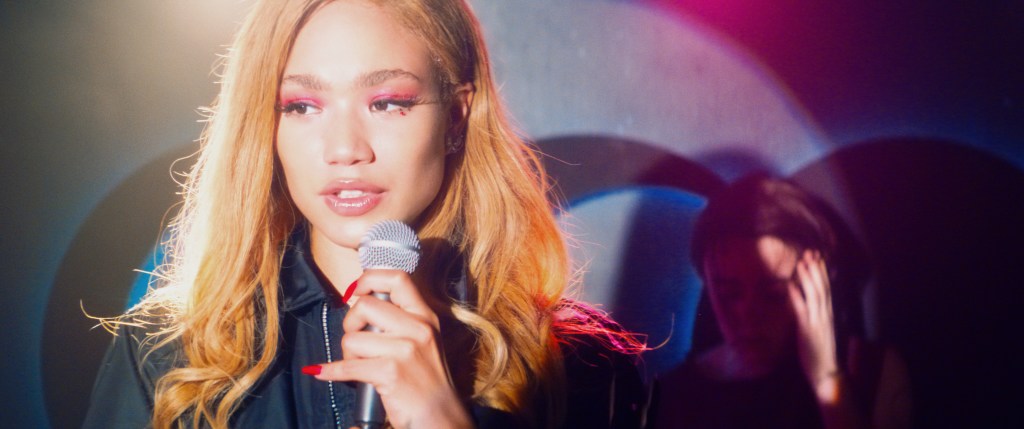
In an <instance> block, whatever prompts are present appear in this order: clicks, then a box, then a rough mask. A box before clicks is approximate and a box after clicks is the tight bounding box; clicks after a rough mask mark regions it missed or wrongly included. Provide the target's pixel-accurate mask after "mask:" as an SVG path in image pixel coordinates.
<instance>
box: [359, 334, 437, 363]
mask: <svg viewBox="0 0 1024 429" xmlns="http://www.w3.org/2000/svg"><path fill="white" fill-rule="evenodd" d="M435 339H436V337H435V336H434V335H433V333H432V332H426V333H424V334H421V335H418V336H405V337H397V336H388V335H380V334H376V333H373V332H352V333H346V334H345V336H344V337H342V339H341V353H342V356H344V357H345V359H373V358H381V357H388V358H393V359H398V360H401V361H409V360H412V359H415V358H418V357H426V358H429V359H430V360H434V358H435V357H436V356H434V353H433V352H436V351H437V347H436V345H435V344H436V341H435ZM421 355H422V356H421Z"/></svg>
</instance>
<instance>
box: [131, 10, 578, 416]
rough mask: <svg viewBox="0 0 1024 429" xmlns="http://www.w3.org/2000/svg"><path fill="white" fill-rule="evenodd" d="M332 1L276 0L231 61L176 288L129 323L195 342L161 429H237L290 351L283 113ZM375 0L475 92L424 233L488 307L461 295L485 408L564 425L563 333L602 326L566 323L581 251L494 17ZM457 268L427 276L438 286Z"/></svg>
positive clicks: (193, 184)
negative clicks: (291, 63) (292, 77)
mask: <svg viewBox="0 0 1024 429" xmlns="http://www.w3.org/2000/svg"><path fill="white" fill-rule="evenodd" d="M326 1H330V0H262V1H258V2H257V4H256V5H255V7H254V9H253V10H252V11H251V12H250V14H249V16H248V18H247V19H246V21H245V22H244V24H243V26H242V27H241V29H240V30H239V32H238V34H237V36H236V39H235V40H234V43H233V46H232V47H231V50H230V52H229V55H228V56H227V57H226V61H225V63H224V65H223V73H222V78H223V80H222V82H221V91H220V94H219V95H218V97H217V99H216V100H215V102H214V103H213V107H212V108H211V112H212V114H211V117H210V120H209V123H208V124H207V127H206V129H205V130H204V132H203V135H202V137H201V140H200V141H201V149H200V152H199V154H198V158H197V161H196V163H195V165H194V167H193V168H192V170H191V171H190V172H189V174H188V177H187V181H186V183H185V184H184V186H183V187H184V190H183V195H184V204H183V206H182V208H181V211H180V212H179V214H178V216H177V217H176V218H175V220H174V221H173V222H172V224H171V231H172V233H173V234H172V237H171V239H170V241H169V243H168V246H167V255H168V258H169V259H168V263H167V264H166V265H165V266H163V267H161V268H160V269H159V270H158V273H157V274H158V276H159V277H160V278H162V279H163V280H162V281H161V282H162V283H164V285H163V286H162V287H160V288H157V289H155V290H154V291H153V292H151V294H150V295H148V296H147V298H146V299H145V300H144V301H143V302H142V303H141V304H140V305H139V306H137V307H136V308H135V309H133V311H132V312H130V313H129V315H127V316H125V318H123V319H122V320H128V321H127V322H125V323H131V322H130V319H131V317H132V316H139V317H136V318H135V319H134V320H140V319H144V318H145V317H142V316H146V315H160V317H161V319H160V323H161V326H162V327H163V330H162V331H161V333H160V335H158V338H159V342H158V343H157V344H156V345H155V347H161V346H166V345H168V344H170V343H172V342H177V343H180V347H181V348H180V350H181V356H180V357H181V358H182V362H183V365H184V366H183V367H180V368H176V369H172V370H171V371H169V372H168V373H167V374H166V375H164V376H163V377H162V378H161V379H160V380H159V381H158V382H157V385H156V393H155V399H154V402H155V403H154V409H153V416H152V419H153V426H154V427H155V428H157V429H160V428H169V427H173V426H193V427H199V426H201V425H209V426H211V427H214V428H223V427H227V426H228V423H229V420H230V417H231V415H232V413H233V412H235V411H236V410H237V409H238V407H239V406H240V404H241V401H242V399H243V398H244V397H245V395H246V394H247V392H248V391H249V390H250V389H251V388H252V387H253V386H254V384H255V383H256V382H257V381H258V380H259V379H260V377H261V376H263V375H264V373H265V372H266V371H267V370H268V368H269V367H270V365H271V363H272V361H273V360H274V358H275V355H276V354H277V353H278V340H279V335H280V334H279V332H278V329H277V327H278V326H279V320H280V311H279V309H278V305H279V295H280V291H279V279H278V276H279V273H280V270H281V260H282V255H283V253H284V249H285V248H286V246H287V244H288V237H289V234H290V233H291V231H293V230H294V229H295V227H296V226H297V225H298V224H299V223H300V222H302V219H301V216H300V215H298V214H297V213H298V212H297V209H296V208H295V207H294V206H293V204H292V203H291V201H290V200H289V197H288V194H287V191H286V190H285V186H284V185H283V182H282V177H281V174H282V173H281V171H280V168H279V166H278V164H277V163H276V157H275V153H274V149H273V148H274V144H273V142H274V138H275V132H276V125H277V120H278V113H277V112H276V111H275V106H276V103H277V94H278V89H279V85H280V80H281V75H282V73H283V70H284V66H285V63H286V61H287V59H288V56H289V51H290V48H291V46H292V43H293V41H294V40H295V37H296V35H297V33H298V32H299V30H300V29H301V28H302V25H303V24H304V22H305V21H306V20H307V19H308V17H309V16H310V15H311V14H312V13H314V12H315V11H316V10H317V9H318V8H319V7H320V6H321V5H322V4H323V3H325V2H326ZM337 1H349V0H337ZM358 1H364V0H358ZM365 1H369V2H370V3H373V4H376V5H378V6H380V7H383V8H384V9H385V10H386V11H388V12H389V14H390V15H391V16H392V17H394V18H395V19H397V20H399V21H400V22H401V23H402V24H404V26H405V27H406V28H408V29H409V30H411V31H413V32H415V33H416V34H417V35H419V36H421V37H422V40H425V41H426V43H427V44H428V47H429V49H430V51H431V53H432V54H433V55H434V57H435V59H436V73H435V75H437V76H438V79H439V80H440V83H441V88H443V89H444V90H445V91H449V92H450V91H452V90H453V88H454V87H455V86H456V85H460V84H463V83H467V82H468V83H472V85H473V88H474V89H475V93H474V96H473V97H472V103H471V105H470V107H469V115H468V118H467V122H466V124H465V129H464V130H463V131H464V135H456V136H454V137H456V138H464V139H465V140H464V146H463V149H462V150H461V151H460V152H458V153H456V154H453V155H449V159H448V162H447V163H446V165H447V166H446V169H447V171H446V173H445V174H446V176H445V185H444V186H443V189H442V191H441V193H440V194H439V196H438V197H437V199H436V200H435V201H434V202H433V203H432V205H431V206H430V207H428V208H427V210H426V211H425V212H424V214H423V215H422V216H421V219H420V220H419V222H418V224H417V228H418V230H419V231H418V232H419V234H420V237H421V239H422V240H423V242H424V243H430V242H443V243H446V246H450V248H453V249H454V250H455V251H457V252H458V253H459V254H460V255H461V256H462V258H463V259H464V262H465V270H466V273H467V277H468V278H469V279H470V282H469V284H470V285H472V287H473V290H472V292H471V294H470V296H471V297H474V299H473V300H472V302H468V303H461V302H452V301H451V300H449V301H447V302H448V303H449V304H450V311H451V314H452V315H453V316H454V317H455V318H457V319H458V320H459V321H461V322H462V323H463V324H465V325H466V326H467V327H469V329H470V330H471V331H472V332H473V333H474V334H475V337H476V338H475V341H476V346H477V348H476V354H475V358H474V359H475V362H474V364H475V369H476V373H475V375H474V376H473V377H474V379H473V382H472V385H473V387H472V390H473V391H472V396H473V400H475V401H478V402H481V403H483V404H485V405H488V406H491V407H494V408H497V409H501V410H505V411H509V412H512V413H514V414H516V415H518V416H520V417H521V418H522V419H523V421H524V422H528V423H529V424H531V425H534V426H549V425H550V426H554V425H555V424H557V422H559V421H560V419H561V418H562V414H563V413H564V407H565V404H564V396H565V376H564V368H563V365H562V359H561V354H560V351H559V347H558V344H557V342H558V335H557V334H558V333H559V332H570V333H572V332H583V331H587V330H588V329H590V328H592V327H594V326H595V325H593V324H592V320H589V321H588V320H585V319H586V318H585V317H584V318H582V319H581V318H578V317H577V318H572V317H570V318H559V317H556V314H560V312H561V313H564V311H562V310H565V308H566V301H563V300H562V296H563V294H564V292H565V289H566V285H567V284H569V283H570V280H571V277H572V276H571V275H570V269H569V263H568V257H567V254H566V250H565V247H564V243H563V241H562V235H561V233H560V231H559V229H558V227H557V225H556V222H555V219H554V215H553V207H552V205H551V204H550V202H549V200H548V199H547V193H548V182H547V178H546V177H545V176H544V173H543V169H542V168H541V165H540V162H539V160H538V158H537V156H536V154H535V153H534V152H533V151H532V150H531V149H530V147H529V146H528V145H527V144H526V143H525V142H524V141H523V140H522V139H521V138H519V137H518V136H517V134H516V132H515V131H514V130H513V129H512V128H511V127H510V125H509V121H508V119H507V118H506V113H505V111H504V109H503V107H502V103H501V101H500V99H499V96H498V93H497V91H496V85H495V83H494V82H493V80H492V77H491V70H490V64H489V60H488V56H487V52H486V49H485V47H484V44H483V38H482V35H481V32H480V27H479V24H478V22H477V21H476V18H475V17H474V16H473V14H472V12H471V10H470V8H469V6H468V5H467V4H466V3H464V1H462V0H395V1H385V0H365ZM435 239H436V240H435ZM525 243H528V245H524V244H525ZM441 247H442V246H428V247H427V248H426V249H425V255H424V260H425V262H426V263H422V264H420V266H421V267H431V266H434V265H443V261H441V259H443V258H446V257H450V256H451V254H450V253H451V252H445V251H443V250H442V248H441ZM432 260H433V261H435V262H437V263H430V261H432ZM443 274H444V273H440V272H439V273H426V274H423V275H420V273H417V275H418V277H420V278H423V277H426V278H429V279H433V280H434V281H433V282H431V284H433V285H435V286H436V285H438V281H437V280H438V279H440V278H441V277H442V276H443ZM438 293H440V292H438ZM438 293H435V295H438ZM569 306H570V307H571V304H570V305H569ZM575 314H577V315H578V314H581V313H579V312H576V313H575ZM588 323H590V325H588ZM570 325H571V326H570ZM560 326H563V327H568V329H561V328H560ZM573 326H575V328H574V327H573ZM556 331H557V332H556ZM541 422H544V423H541Z"/></svg>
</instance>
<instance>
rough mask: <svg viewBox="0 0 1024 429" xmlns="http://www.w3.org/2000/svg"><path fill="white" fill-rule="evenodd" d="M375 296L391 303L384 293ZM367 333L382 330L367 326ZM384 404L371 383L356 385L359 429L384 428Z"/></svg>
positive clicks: (364, 329) (376, 293)
mask: <svg viewBox="0 0 1024 429" xmlns="http://www.w3.org/2000/svg"><path fill="white" fill-rule="evenodd" d="M373 296H374V297H375V298H377V299H379V300H382V301H391V297H390V296H389V295H388V294H386V293H383V292H374V293H373ZM363 331H366V332H381V330H380V328H377V327H376V326H373V325H367V326H366V327H365V328H363ZM384 414H385V413H384V403H383V402H381V400H380V394H379V393H377V389H376V388H374V387H373V385H372V384H370V383H356V424H357V426H358V427H359V429H380V428H382V427H384Z"/></svg>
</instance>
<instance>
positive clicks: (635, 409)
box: [554, 303, 648, 428]
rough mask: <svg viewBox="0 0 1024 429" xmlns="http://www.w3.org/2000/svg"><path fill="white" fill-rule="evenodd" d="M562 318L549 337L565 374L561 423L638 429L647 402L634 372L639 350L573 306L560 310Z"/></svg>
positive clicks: (608, 323) (610, 325)
mask: <svg viewBox="0 0 1024 429" xmlns="http://www.w3.org/2000/svg"><path fill="white" fill-rule="evenodd" d="M566 308H570V309H571V311H569V312H568V313H566ZM561 315H562V317H563V318H562V319H560V320H559V322H558V323H556V324H555V329H554V332H555V335H556V337H557V339H558V341H559V346H560V351H561V353H562V357H563V362H564V368H565V377H566V390H567V392H566V393H567V394H568V395H567V404H566V405H567V407H566V421H567V422H568V423H569V424H570V425H571V426H572V427H615V428H631V427H640V423H641V422H642V421H643V419H642V415H643V413H644V412H645V409H646V404H647V396H648V395H647V389H646V386H645V385H644V382H643V378H642V377H641V375H640V368H639V364H640V358H639V354H640V352H642V351H643V349H644V348H643V344H642V343H640V342H639V341H637V339H636V338H635V337H634V336H633V335H632V334H631V333H629V332H627V331H625V330H624V329H623V328H622V327H621V326H619V325H618V324H617V323H615V322H614V321H612V320H611V319H609V318H607V317H606V316H604V315H603V314H601V313H599V312H596V311H595V310H593V309H591V308H589V307H586V306H582V307H581V306H580V304H578V303H572V304H571V307H563V309H562V311H561ZM609 405H610V406H609ZM609 425H610V426H609Z"/></svg>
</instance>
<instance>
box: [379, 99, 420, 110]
mask: <svg viewBox="0 0 1024 429" xmlns="http://www.w3.org/2000/svg"><path fill="white" fill-rule="evenodd" d="M416 103H417V101H416V99H415V98H405V99H396V98H382V99H379V100H374V101H373V102H371V103H370V111H371V112H379V113H405V112H408V111H410V110H412V106H415V105H416Z"/></svg>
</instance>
